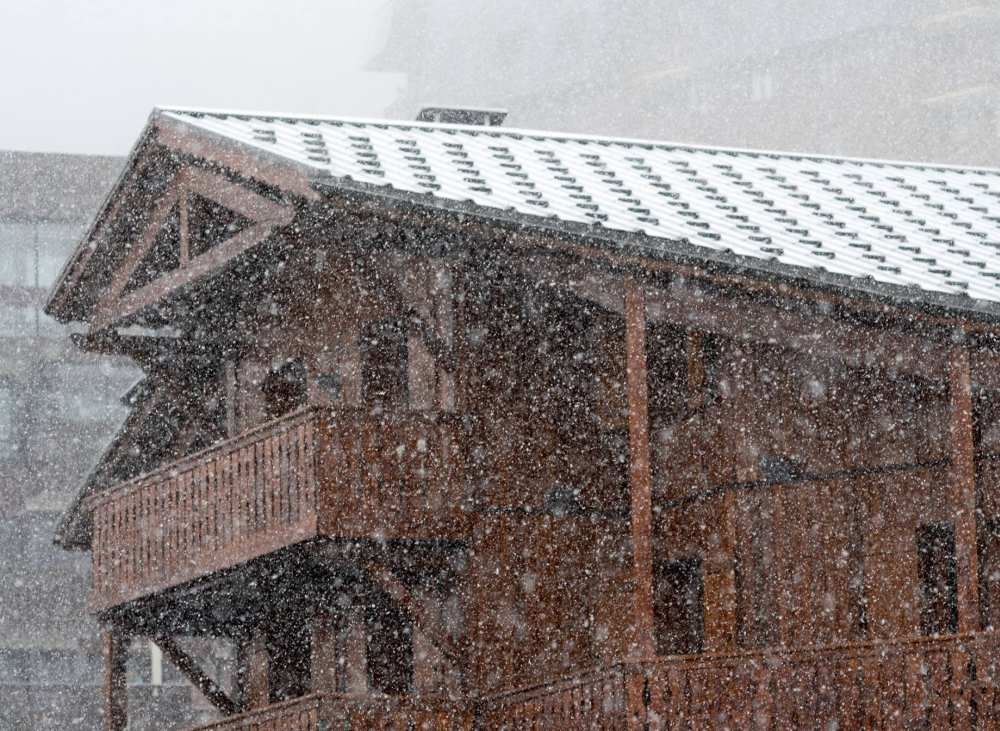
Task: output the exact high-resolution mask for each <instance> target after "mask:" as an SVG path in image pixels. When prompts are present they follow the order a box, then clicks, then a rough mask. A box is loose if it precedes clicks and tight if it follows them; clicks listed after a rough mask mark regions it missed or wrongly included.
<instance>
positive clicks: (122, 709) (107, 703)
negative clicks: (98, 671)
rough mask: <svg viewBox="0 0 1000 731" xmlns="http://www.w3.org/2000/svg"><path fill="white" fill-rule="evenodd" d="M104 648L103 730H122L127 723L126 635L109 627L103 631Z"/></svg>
mask: <svg viewBox="0 0 1000 731" xmlns="http://www.w3.org/2000/svg"><path fill="white" fill-rule="evenodd" d="M102 642H103V650H104V723H103V726H102V728H103V729H104V731H124V730H125V727H126V726H127V725H128V684H127V677H126V674H125V672H126V663H127V660H128V637H127V636H125V634H124V633H122V632H121V631H119V630H117V629H114V628H111V629H107V630H105V631H104V633H103V637H102Z"/></svg>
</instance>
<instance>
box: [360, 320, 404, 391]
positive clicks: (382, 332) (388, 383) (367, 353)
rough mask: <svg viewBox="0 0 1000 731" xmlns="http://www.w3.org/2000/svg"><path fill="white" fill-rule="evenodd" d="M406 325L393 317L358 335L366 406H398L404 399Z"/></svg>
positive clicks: (372, 324)
mask: <svg viewBox="0 0 1000 731" xmlns="http://www.w3.org/2000/svg"><path fill="white" fill-rule="evenodd" d="M408 376H409V373H408V371H407V344H406V328H405V327H404V326H403V323H402V321H400V320H399V319H396V318H391V319H387V320H380V321H378V322H374V323H371V324H370V325H369V326H368V327H366V328H365V331H364V333H363V335H362V337H361V387H362V398H363V399H364V402H365V403H366V404H367V405H369V406H381V407H399V406H402V405H404V404H405V403H406V400H407V390H408V388H407V381H408Z"/></svg>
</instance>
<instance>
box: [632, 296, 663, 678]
mask: <svg viewBox="0 0 1000 731" xmlns="http://www.w3.org/2000/svg"><path fill="white" fill-rule="evenodd" d="M624 305H625V381H626V392H627V401H628V445H629V495H630V503H631V530H632V561H633V580H634V586H633V591H634V596H633V599H632V602H633V611H634V612H635V616H634V620H633V621H634V624H633V629H634V635H633V637H632V641H631V643H632V646H631V647H630V648H629V649H630V652H629V655H630V656H631V657H632V658H634V659H637V660H650V659H653V658H654V657H655V655H656V649H655V642H654V637H653V546H652V536H653V498H652V495H653V479H652V472H651V468H650V461H649V391H648V389H649V387H648V384H647V378H646V294H645V292H644V290H643V288H642V286H641V285H640V284H639V283H637V282H636V281H635V280H633V279H626V280H625V302H624Z"/></svg>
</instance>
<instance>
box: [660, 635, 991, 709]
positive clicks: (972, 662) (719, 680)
mask: <svg viewBox="0 0 1000 731" xmlns="http://www.w3.org/2000/svg"><path fill="white" fill-rule="evenodd" d="M998 650H1000V636H998V635H996V634H994V633H992V632H990V633H976V634H970V635H958V636H950V637H941V638H918V639H912V640H902V641H895V642H873V643H865V644H852V645H842V646H837V647H822V648H815V649H807V650H799V651H774V652H759V653H746V654H734V655H710V656H703V657H680V658H669V659H664V660H661V661H660V662H658V663H656V664H655V665H654V666H652V667H650V668H649V670H648V684H649V686H648V687H649V711H650V717H651V718H653V719H660V721H661V722H662V725H659V726H656V725H653V726H651V728H668V727H669V728H674V727H675V726H677V727H684V728H710V727H715V728H718V727H727V728H899V729H904V728H934V729H967V728H976V727H977V724H978V727H980V728H997V727H998V726H1000V695H998V692H997V690H998V689H997V685H998V681H1000V672H998V670H1000V654H998Z"/></svg>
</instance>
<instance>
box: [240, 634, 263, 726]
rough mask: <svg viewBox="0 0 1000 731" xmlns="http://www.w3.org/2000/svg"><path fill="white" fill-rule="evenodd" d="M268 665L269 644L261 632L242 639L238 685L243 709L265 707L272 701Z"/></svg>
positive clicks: (249, 709)
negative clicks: (267, 644)
mask: <svg viewBox="0 0 1000 731" xmlns="http://www.w3.org/2000/svg"><path fill="white" fill-rule="evenodd" d="M268 665H269V660H268V656H267V646H266V644H265V642H264V638H263V637H262V636H261V635H260V634H259V633H254V634H252V635H250V636H248V637H243V638H241V639H240V641H239V645H238V647H237V659H236V685H237V687H238V688H239V696H240V708H241V709H242V710H243V711H251V710H253V709H255V708H263V707H264V706H266V705H268V704H269V703H270V702H271V688H270V683H269V681H268Z"/></svg>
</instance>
